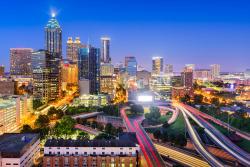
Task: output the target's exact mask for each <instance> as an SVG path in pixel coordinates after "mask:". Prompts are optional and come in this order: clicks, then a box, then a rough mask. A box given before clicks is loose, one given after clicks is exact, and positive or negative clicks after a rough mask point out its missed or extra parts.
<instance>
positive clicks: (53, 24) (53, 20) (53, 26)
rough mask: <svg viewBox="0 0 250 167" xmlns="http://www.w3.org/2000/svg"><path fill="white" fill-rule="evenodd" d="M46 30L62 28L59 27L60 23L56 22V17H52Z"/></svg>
mask: <svg viewBox="0 0 250 167" xmlns="http://www.w3.org/2000/svg"><path fill="white" fill-rule="evenodd" d="M45 28H49V29H56V28H60V25H59V23H58V21H57V20H56V18H55V17H52V18H51V19H50V20H49V21H48V23H47V25H46V27H45Z"/></svg>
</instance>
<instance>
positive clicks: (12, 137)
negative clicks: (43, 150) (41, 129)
mask: <svg viewBox="0 0 250 167" xmlns="http://www.w3.org/2000/svg"><path fill="white" fill-rule="evenodd" d="M37 140H39V135H38V134H35V133H5V134H3V135H1V136H0V155H1V157H3V158H20V157H21V156H22V155H23V154H24V153H25V152H26V151H27V150H28V149H29V148H30V146H32V145H33V144H34V143H35V142H36V141H37Z"/></svg>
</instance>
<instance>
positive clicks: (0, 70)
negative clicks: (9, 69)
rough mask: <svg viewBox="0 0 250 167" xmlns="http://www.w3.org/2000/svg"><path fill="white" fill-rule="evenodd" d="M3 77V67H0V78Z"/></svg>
mask: <svg viewBox="0 0 250 167" xmlns="http://www.w3.org/2000/svg"><path fill="white" fill-rule="evenodd" d="M3 76H4V66H0V77H3Z"/></svg>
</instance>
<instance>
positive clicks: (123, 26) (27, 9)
mask: <svg viewBox="0 0 250 167" xmlns="http://www.w3.org/2000/svg"><path fill="white" fill-rule="evenodd" d="M51 11H56V12H57V16H56V18H57V20H58V21H59V24H60V25H61V27H62V30H63V49H64V52H63V53H64V57H65V56H66V55H65V47H66V40H67V37H68V36H72V37H75V36H79V37H80V38H81V41H82V42H83V43H86V42H87V41H88V39H89V41H90V43H91V44H92V45H94V46H96V47H100V37H101V36H103V35H108V36H110V37H111V57H112V63H113V64H115V63H117V62H120V61H123V60H124V57H125V56H135V57H136V58H137V61H138V64H139V65H142V66H144V67H146V68H147V69H149V70H151V57H152V56H162V57H164V64H168V63H169V64H173V65H174V69H175V71H179V70H180V69H181V68H182V67H183V66H184V64H190V63H193V64H196V65H197V66H198V68H208V67H209V64H214V63H218V64H221V66H222V71H244V70H245V69H246V68H250V1H249V0H245V1H243V0H154V1H150V0H88V1H86V0H57V1H56V0H54V1H51V0H9V1H1V2H0V37H1V38H0V42H1V45H0V55H1V61H0V64H3V65H5V66H6V68H7V71H9V48H15V47H30V48H34V49H40V48H44V26H45V25H46V23H47V21H48V20H49V18H50V13H51Z"/></svg>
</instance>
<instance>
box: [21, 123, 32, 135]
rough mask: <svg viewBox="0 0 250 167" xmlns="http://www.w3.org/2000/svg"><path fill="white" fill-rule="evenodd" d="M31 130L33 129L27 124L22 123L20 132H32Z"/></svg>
mask: <svg viewBox="0 0 250 167" xmlns="http://www.w3.org/2000/svg"><path fill="white" fill-rule="evenodd" d="M32 132H33V129H32V128H31V127H30V126H29V125H27V124H25V125H23V127H22V130H21V133H32Z"/></svg>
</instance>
